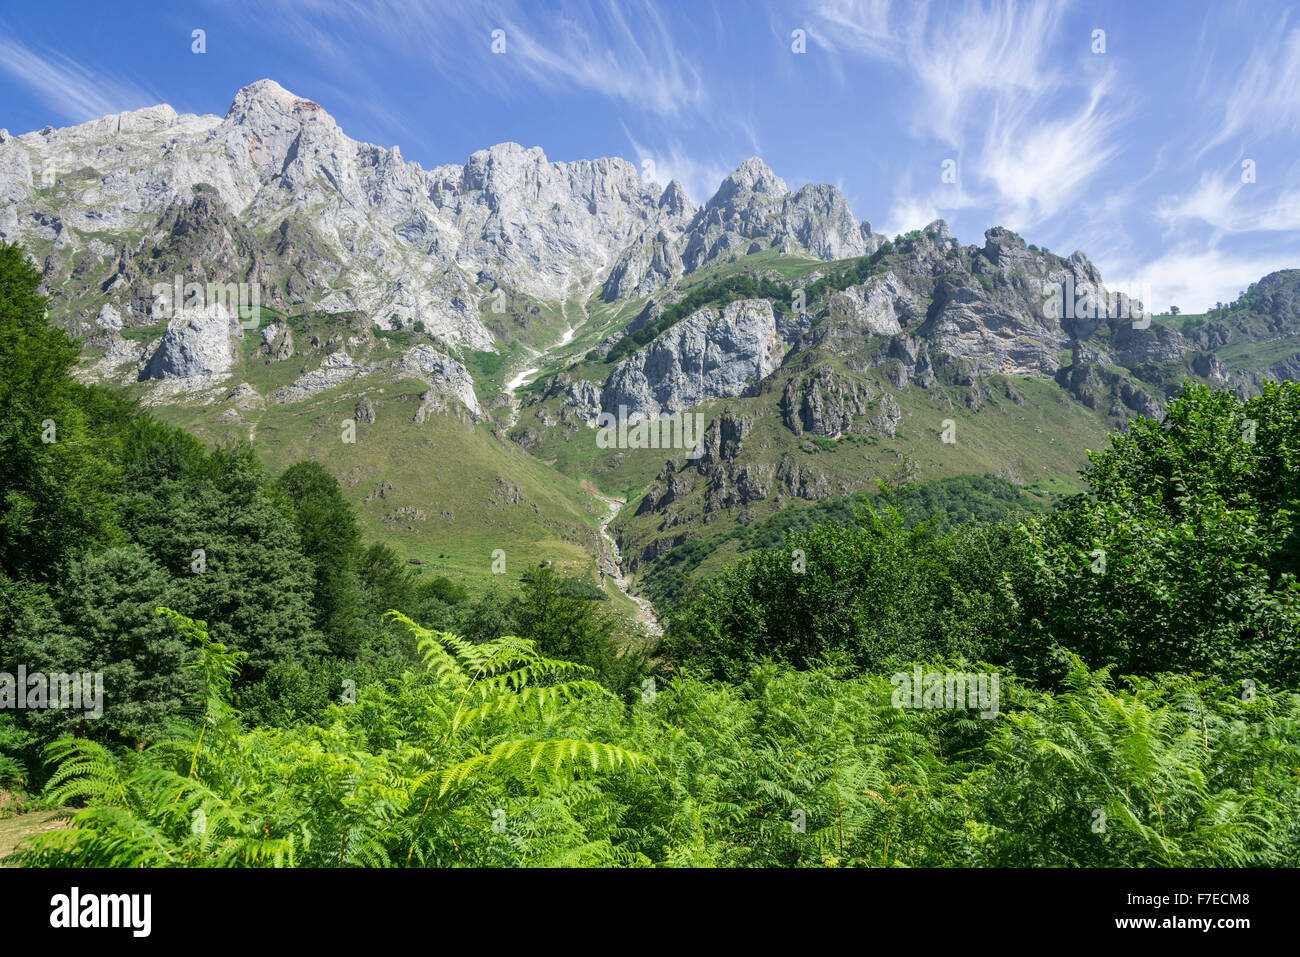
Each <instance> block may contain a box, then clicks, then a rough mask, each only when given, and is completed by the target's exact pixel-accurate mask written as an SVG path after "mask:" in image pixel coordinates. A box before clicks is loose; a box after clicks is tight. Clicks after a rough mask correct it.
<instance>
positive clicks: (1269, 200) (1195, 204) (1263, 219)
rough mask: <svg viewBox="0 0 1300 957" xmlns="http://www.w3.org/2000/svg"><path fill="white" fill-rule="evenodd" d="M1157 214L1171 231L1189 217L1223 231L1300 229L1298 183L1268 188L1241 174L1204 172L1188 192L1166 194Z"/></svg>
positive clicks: (1299, 188)
mask: <svg viewBox="0 0 1300 957" xmlns="http://www.w3.org/2000/svg"><path fill="white" fill-rule="evenodd" d="M1291 182H1294V179H1292V180H1291ZM1258 197H1263V198H1262V199H1261V198H1258ZM1157 215H1159V216H1160V217H1161V218H1162V219H1163V220H1165V223H1166V225H1167V227H1168V228H1169V229H1170V230H1173V229H1176V228H1177V227H1178V226H1180V225H1181V224H1183V223H1184V222H1186V221H1188V220H1196V221H1200V222H1202V223H1206V224H1208V225H1210V226H1212V227H1213V228H1214V229H1216V230H1218V231H1220V232H1225V233H1246V232H1256V231H1260V232H1287V231H1295V230H1300V186H1292V187H1290V188H1288V187H1285V186H1284V187H1281V188H1278V189H1272V190H1269V189H1267V188H1266V187H1265V186H1263V185H1261V184H1259V183H1257V182H1255V183H1247V182H1243V181H1242V180H1241V177H1240V176H1238V177H1237V178H1236V179H1235V180H1234V179H1232V178H1231V177H1228V176H1225V175H1222V174H1216V173H1204V174H1202V176H1201V180H1200V183H1199V184H1198V185H1197V186H1196V187H1195V188H1194V189H1192V190H1191V191H1190V192H1188V193H1186V194H1185V195H1181V196H1173V197H1166V198H1165V199H1164V200H1163V201H1162V202H1161V203H1160V204H1159V206H1158V207H1157Z"/></svg>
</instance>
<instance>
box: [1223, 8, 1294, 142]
mask: <svg viewBox="0 0 1300 957" xmlns="http://www.w3.org/2000/svg"><path fill="white" fill-rule="evenodd" d="M1289 19H1290V12H1289V11H1283V12H1282V14H1281V15H1280V17H1279V19H1278V21H1277V24H1276V26H1275V27H1273V28H1272V29H1269V30H1261V31H1259V34H1260V42H1258V43H1257V44H1255V45H1254V49H1253V50H1252V51H1251V53H1250V55H1249V58H1248V59H1247V61H1246V62H1245V64H1244V65H1242V66H1241V67H1239V68H1237V70H1236V77H1235V79H1234V80H1233V81H1232V84H1231V87H1230V88H1229V89H1228V90H1227V92H1226V93H1224V94H1222V95H1217V96H1216V90H1218V89H1219V88H1221V86H1222V85H1223V76H1222V74H1221V73H1220V72H1219V71H1218V70H1215V69H1214V67H1213V66H1210V67H1207V69H1206V73H1205V77H1204V80H1203V83H1202V87H1203V90H1202V92H1203V93H1204V94H1206V95H1208V96H1211V97H1213V98H1214V99H1215V101H1217V102H1218V103H1219V105H1220V108H1221V110H1222V118H1221V120H1220V123H1219V129H1218V131H1217V132H1216V133H1215V134H1214V135H1213V136H1212V137H1210V138H1209V139H1207V140H1206V142H1205V144H1204V147H1203V148H1202V150H1201V152H1202V153H1204V152H1205V151H1206V150H1209V149H1210V148H1212V147H1214V146H1217V145H1219V144H1221V143H1224V142H1226V141H1228V140H1230V139H1232V138H1234V137H1236V136H1238V135H1240V134H1253V135H1257V136H1272V135H1281V134H1291V135H1295V134H1296V133H1300V27H1296V26H1288V20H1289Z"/></svg>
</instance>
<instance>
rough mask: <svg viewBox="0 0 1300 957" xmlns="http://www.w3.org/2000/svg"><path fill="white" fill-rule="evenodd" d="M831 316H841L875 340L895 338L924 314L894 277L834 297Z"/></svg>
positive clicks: (871, 280)
mask: <svg viewBox="0 0 1300 957" xmlns="http://www.w3.org/2000/svg"><path fill="white" fill-rule="evenodd" d="M830 309H831V311H832V313H839V314H840V315H843V316H844V317H846V318H847V319H849V320H850V321H851V322H852V323H854V324H855V325H858V326H860V327H861V328H862V329H863V330H864V331H865V332H867V333H868V334H870V335H876V336H895V335H898V334H899V333H900V332H902V331H903V324H904V323H909V322H911V321H912V320H914V319H916V318H917V317H918V316H923V315H924V310H923V309H922V308H921V306H920V304H919V303H918V301H917V299H916V296H914V295H913V294H912V292H911V290H909V289H908V288H907V287H906V286H904V285H903V284H902V283H901V282H899V280H898V278H897V277H895V276H894V274H893V273H886V274H885V275H884V276H877V277H872V278H871V279H869V280H868V281H867V282H865V283H863V284H862V285H860V286H850V287H849V288H848V289H845V290H844V291H843V292H839V293H836V294H835V295H834V296H832V297H831V301H830Z"/></svg>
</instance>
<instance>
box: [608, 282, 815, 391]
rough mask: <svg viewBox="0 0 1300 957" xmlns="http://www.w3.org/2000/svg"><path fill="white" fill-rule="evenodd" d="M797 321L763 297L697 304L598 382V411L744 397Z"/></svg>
mask: <svg viewBox="0 0 1300 957" xmlns="http://www.w3.org/2000/svg"><path fill="white" fill-rule="evenodd" d="M803 322H804V323H805V325H804V326H801V325H800V322H799V317H795V318H794V319H792V320H785V319H782V320H780V321H778V319H777V316H776V315H775V314H774V313H773V311H772V304H771V303H770V302H768V301H767V300H763V299H745V300H740V301H738V302H733V303H729V304H728V305H726V306H724V307H723V308H722V309H721V310H714V309H702V310H700V311H699V312H697V313H694V314H692V315H690V316H688V317H687V318H686V319H683V320H682V321H681V322H679V323H677V324H676V325H674V326H672V327H671V328H669V329H668V330H667V331H666V332H664V333H663V334H661V335H660V336H659V337H658V338H657V339H655V340H654V341H653V342H651V343H650V344H649V345H648V346H646V347H645V348H644V349H642V350H641V351H639V352H637V353H635V354H634V355H633V356H631V357H630V358H628V359H625V360H624V361H623V362H621V363H619V364H618V366H616V367H615V369H614V371H613V372H611V373H610V375H609V378H608V379H607V380H606V382H605V388H604V389H603V390H602V392H601V397H600V404H601V408H602V409H603V410H604V411H605V412H608V413H611V414H614V415H618V414H620V413H621V412H625V413H626V414H627V415H628V416H636V415H641V416H649V417H654V416H658V415H661V414H665V413H668V414H671V413H677V412H684V411H685V410H687V409H689V408H690V407H692V406H695V405H699V404H700V403H701V402H705V401H707V400H709V399H715V398H722V397H727V396H738V395H744V394H745V393H746V392H748V391H749V390H751V389H753V388H754V387H755V386H756V385H757V383H758V382H760V381H761V380H762V379H764V378H765V377H766V376H767V375H768V374H769V373H771V372H772V370H773V369H775V368H776V367H777V366H778V365H779V364H780V362H781V359H782V357H783V356H784V355H785V353H786V352H787V351H788V349H789V343H790V341H791V340H792V339H793V338H794V337H795V335H797V333H798V332H799V331H800V329H801V328H806V320H803Z"/></svg>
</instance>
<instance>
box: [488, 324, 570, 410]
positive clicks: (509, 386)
mask: <svg viewBox="0 0 1300 957" xmlns="http://www.w3.org/2000/svg"><path fill="white" fill-rule="evenodd" d="M577 332H578V327H577V326H574V325H570V326H569V328H568V329H566V330H564V335H562V336H561V337H560V341H559V342H557V343H555V345H553V346H550V347H548V348H546V349H544V350H542V351H541V352H538V351H537V350H536V349H530V350H528V351H529V352H531V353H532V354H533V356H532V357H533V359H535V360H536V362H535V363H534V364H533V365H530V366H529V367H528V368H526V369H524V370H523V371H522V372H520V373H519V375H517V376H515V377H514V378H513V379H511V380H510V381H509V382H507V383H506V395H508V396H509V397H510V408H511V411H510V425H512V426H513V425H514V424H515V422H516V421H517V420H518V418H519V400H518V399H516V398H515V390H516V389H518V388H519V387H520V386H522V385H523V384H524V383H525V382H527V381H528V380H529V379H530V378H531V377H533V376H535V375H537V373H538V372H540V371H541V368H542V365H543V364H544V363H545V362H546V357H547V356H549V355H550V354H551V353H552V352H554V351H555V350H556V349H563V348H564V347H565V346H567V345H568V344H569V343H570V342H572V341H573V337H574V336H575V335H577Z"/></svg>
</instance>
